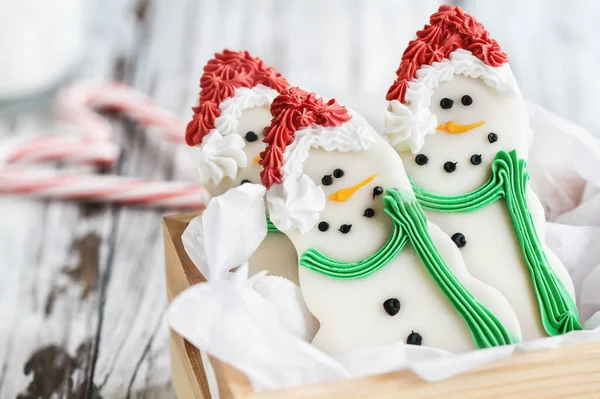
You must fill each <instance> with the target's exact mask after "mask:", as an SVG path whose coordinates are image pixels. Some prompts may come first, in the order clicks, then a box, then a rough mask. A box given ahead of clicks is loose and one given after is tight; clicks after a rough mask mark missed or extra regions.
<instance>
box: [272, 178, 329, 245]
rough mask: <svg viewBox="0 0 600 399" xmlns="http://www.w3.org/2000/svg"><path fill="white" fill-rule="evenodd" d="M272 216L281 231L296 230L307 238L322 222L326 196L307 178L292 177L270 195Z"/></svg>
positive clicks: (276, 187) (273, 189) (275, 186)
mask: <svg viewBox="0 0 600 399" xmlns="http://www.w3.org/2000/svg"><path fill="white" fill-rule="evenodd" d="M267 202H268V206H269V216H270V218H271V222H273V224H274V225H275V227H277V228H278V229H279V230H281V231H283V232H288V231H291V230H293V229H298V230H300V233H302V234H305V233H306V232H308V231H309V230H310V229H312V228H313V226H314V225H315V224H316V223H317V221H318V220H319V214H320V213H321V211H323V209H325V202H326V201H325V193H324V192H323V189H322V188H321V186H317V185H316V184H315V182H314V181H312V179H311V178H310V177H308V176H307V175H302V176H301V177H300V178H299V179H296V178H294V177H291V176H290V177H288V178H287V179H285V180H284V181H283V184H275V185H273V186H272V187H271V188H270V189H269V191H268V192H267Z"/></svg>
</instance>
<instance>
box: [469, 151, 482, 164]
mask: <svg viewBox="0 0 600 399" xmlns="http://www.w3.org/2000/svg"><path fill="white" fill-rule="evenodd" d="M471 163H472V164H473V165H479V164H480V163H481V154H473V155H471Z"/></svg>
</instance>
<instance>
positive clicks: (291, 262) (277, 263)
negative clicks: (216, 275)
mask: <svg viewBox="0 0 600 399" xmlns="http://www.w3.org/2000/svg"><path fill="white" fill-rule="evenodd" d="M270 122H271V113H270V110H269V107H268V106H267V105H265V106H261V107H254V108H247V109H245V110H243V111H242V113H241V116H240V117H239V119H238V125H237V132H238V133H237V134H238V135H239V136H241V138H242V139H243V140H244V147H243V148H242V150H243V151H244V153H245V154H246V164H245V166H244V167H238V169H237V173H236V174H235V178H233V179H232V178H231V177H228V176H225V177H223V178H222V179H221V181H220V182H219V184H215V183H214V181H212V180H211V181H208V182H206V183H205V184H204V185H203V186H204V188H205V189H206V191H207V192H208V193H209V194H210V196H211V197H215V196H218V195H221V194H223V193H225V192H226V191H227V190H229V189H230V188H233V187H237V186H239V185H240V184H244V183H247V182H250V183H258V184H260V176H259V174H260V171H261V170H262V166H261V165H260V164H259V163H258V162H259V161H260V153H261V152H262V151H263V150H264V149H265V146H266V145H265V143H263V139H264V134H263V130H264V129H265V128H266V127H267V126H269V124H270ZM232 134H234V133H232ZM195 150H196V149H192V160H193V158H194V153H193V152H194V151H195ZM297 265H298V258H297V256H296V251H295V250H294V247H293V246H292V244H291V243H290V240H289V239H288V238H287V237H286V236H285V234H282V233H279V232H269V233H267V237H266V238H265V240H264V241H263V242H262V243H261V245H260V247H259V249H258V250H257V251H256V252H255V253H254V254H253V255H252V256H251V257H250V260H249V275H253V274H255V273H257V272H259V271H262V270H268V271H269V273H270V274H271V275H273V276H281V277H285V278H286V279H288V280H290V281H292V282H294V283H295V284H298V266H297Z"/></svg>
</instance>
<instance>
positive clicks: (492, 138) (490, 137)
mask: <svg viewBox="0 0 600 399" xmlns="http://www.w3.org/2000/svg"><path fill="white" fill-rule="evenodd" d="M488 141H489V142H490V143H495V142H496V141H498V135H497V134H496V133H490V134H488Z"/></svg>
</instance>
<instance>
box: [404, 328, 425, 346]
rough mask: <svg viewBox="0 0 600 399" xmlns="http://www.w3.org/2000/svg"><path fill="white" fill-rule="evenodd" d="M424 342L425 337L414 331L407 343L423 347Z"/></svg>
mask: <svg viewBox="0 0 600 399" xmlns="http://www.w3.org/2000/svg"><path fill="white" fill-rule="evenodd" d="M422 342H423V337H421V334H419V333H416V332H414V331H412V332H411V333H410V335H409V336H408V338H406V343H407V344H409V345H421V343H422Z"/></svg>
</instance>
